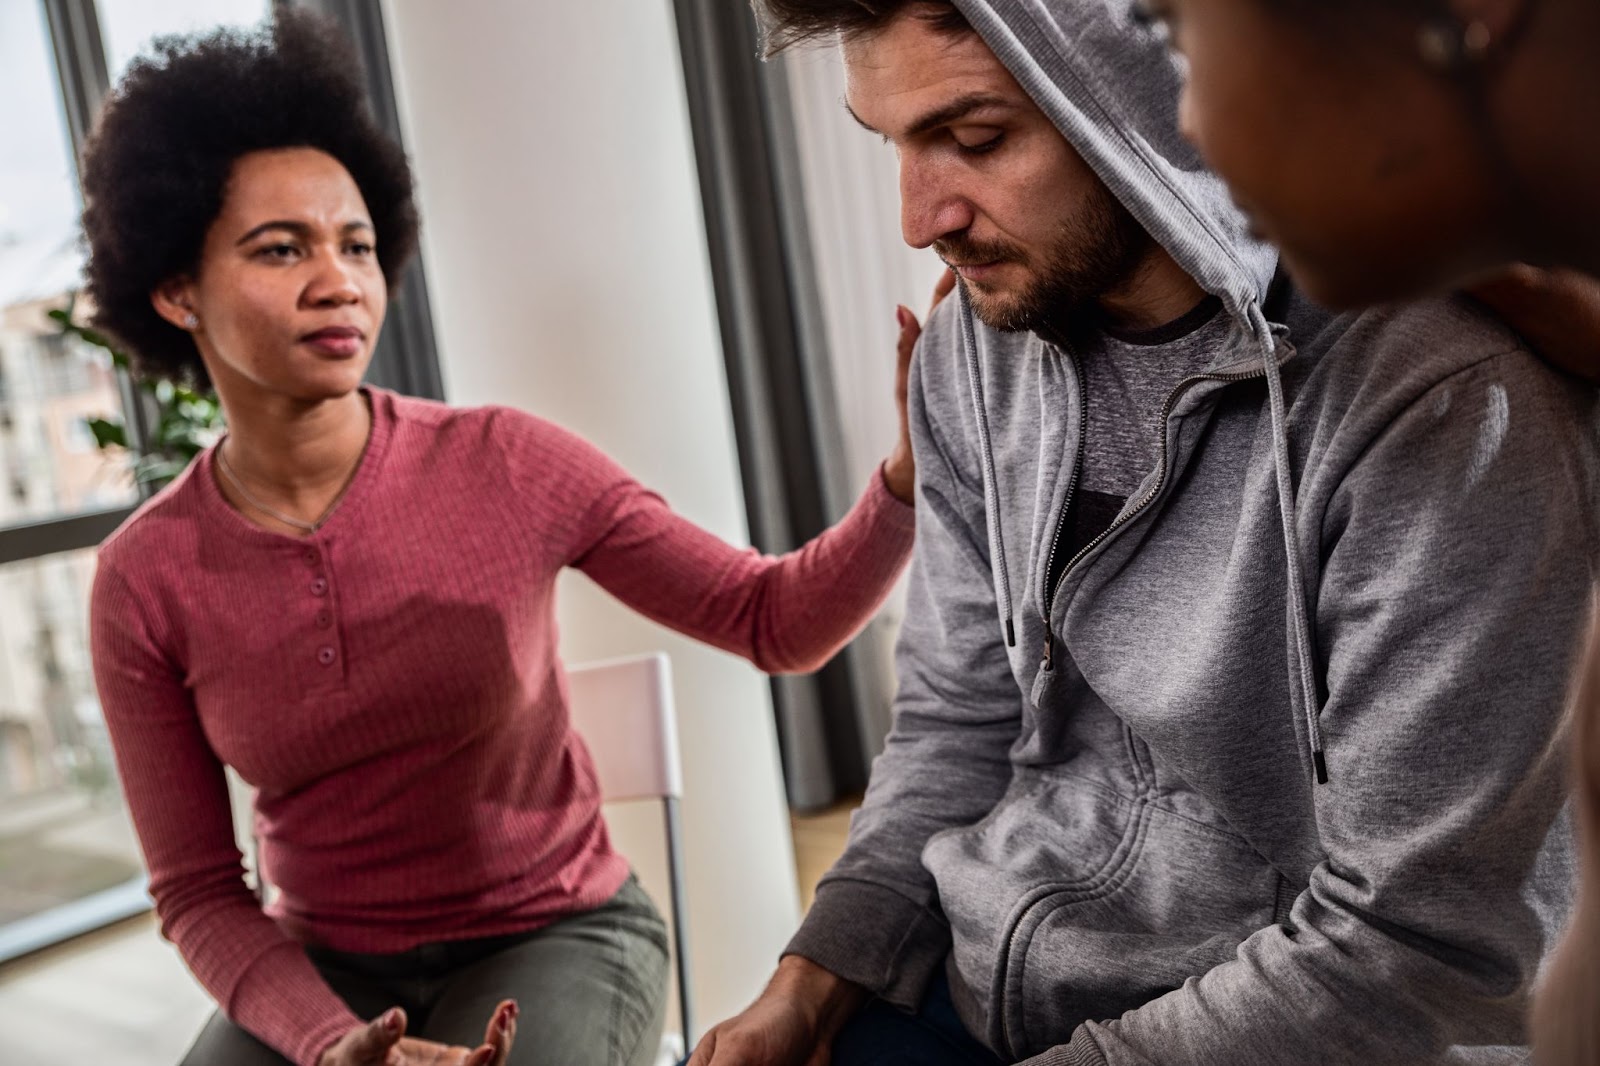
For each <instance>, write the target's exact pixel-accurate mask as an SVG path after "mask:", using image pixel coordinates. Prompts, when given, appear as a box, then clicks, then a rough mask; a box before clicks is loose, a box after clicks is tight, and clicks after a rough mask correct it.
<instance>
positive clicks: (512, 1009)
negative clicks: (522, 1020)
mask: <svg viewBox="0 0 1600 1066" xmlns="http://www.w3.org/2000/svg"><path fill="white" fill-rule="evenodd" d="M506 1012H507V1013H508V1014H510V1015H511V1020H512V1021H516V1018H517V1001H516V1000H512V1001H511V1002H510V1003H507V1004H506Z"/></svg>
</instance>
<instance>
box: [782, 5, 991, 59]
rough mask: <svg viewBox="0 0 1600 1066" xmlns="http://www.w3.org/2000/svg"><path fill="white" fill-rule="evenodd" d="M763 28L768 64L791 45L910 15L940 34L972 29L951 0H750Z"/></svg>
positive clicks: (870, 29) (870, 27)
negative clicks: (926, 23) (924, 22)
mask: <svg viewBox="0 0 1600 1066" xmlns="http://www.w3.org/2000/svg"><path fill="white" fill-rule="evenodd" d="M752 3H753V4H754V6H755V10H756V19H757V21H758V22H760V23H761V27H762V34H761V37H762V42H761V44H762V47H761V52H762V54H763V55H765V56H766V57H768V58H769V59H770V58H771V57H772V56H774V55H777V54H778V53H779V52H782V51H784V50H785V49H788V48H792V47H794V46H795V45H799V44H806V43H808V42H811V41H816V40H820V39H823V38H826V37H832V36H834V35H835V34H838V35H842V36H845V37H848V36H851V35H852V34H858V33H873V32H875V31H877V30H881V29H883V27H885V26H887V25H888V24H889V23H890V22H892V21H894V19H896V18H898V17H899V16H900V15H902V14H904V13H907V12H910V13H912V14H915V15H917V16H918V17H919V18H923V19H926V20H927V21H928V22H929V23H930V24H931V25H932V26H933V28H934V29H936V30H938V31H939V32H940V33H949V34H958V33H964V32H966V31H967V30H970V29H971V28H972V27H971V24H970V23H968V22H967V20H966V17H965V16H964V15H962V14H961V12H960V11H959V10H957V9H956V6H955V4H953V3H951V2H950V0H752Z"/></svg>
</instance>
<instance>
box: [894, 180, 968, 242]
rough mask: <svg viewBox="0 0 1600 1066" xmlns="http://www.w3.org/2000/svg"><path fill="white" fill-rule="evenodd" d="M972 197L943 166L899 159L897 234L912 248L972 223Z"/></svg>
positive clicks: (961, 229)
mask: <svg viewBox="0 0 1600 1066" xmlns="http://www.w3.org/2000/svg"><path fill="white" fill-rule="evenodd" d="M975 215H976V212H975V211H974V209H973V206H972V201H971V200H969V199H968V198H967V197H966V196H965V195H963V193H962V191H961V190H960V189H958V188H957V187H956V186H955V184H954V182H953V181H951V180H950V178H949V176H948V173H947V171H946V170H945V168H942V167H937V166H923V165H920V164H919V163H918V162H917V161H916V160H914V159H909V160H908V159H906V158H902V159H901V163H900V235H901V236H902V237H904V238H905V242H906V243H907V244H909V245H910V246H911V247H913V248H926V247H928V246H929V245H931V244H933V242H934V241H936V240H938V239H939V238H941V237H944V236H947V235H949V234H952V233H960V232H962V231H963V230H966V229H968V228H969V227H971V225H972V222H973V218H974V217H975Z"/></svg>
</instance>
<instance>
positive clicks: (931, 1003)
mask: <svg viewBox="0 0 1600 1066" xmlns="http://www.w3.org/2000/svg"><path fill="white" fill-rule="evenodd" d="M833 1066H1004V1063H1003V1060H1001V1059H999V1058H996V1057H995V1055H994V1053H993V1052H992V1051H990V1050H989V1049H988V1048H986V1047H984V1046H983V1045H982V1044H980V1043H979V1042H978V1041H977V1040H975V1039H973V1037H972V1034H971V1033H968V1032H967V1027H966V1026H964V1025H962V1024H961V1019H960V1018H959V1017H958V1016H957V1015H956V1007H955V1004H954V1003H952V1002H951V1001H950V985H949V984H948V983H947V982H946V981H945V977H944V973H943V972H940V973H939V974H938V975H937V976H936V977H935V978H934V979H933V981H932V982H931V983H930V984H929V985H928V991H927V993H926V994H925V995H924V996H923V997H922V1006H920V1007H918V1008H917V1012H916V1013H915V1014H907V1013H906V1012H905V1011H902V1010H900V1009H899V1008H898V1007H891V1006H890V1005H889V1004H887V1003H885V1002H883V1001H882V1000H881V999H875V1000H873V1001H872V1002H871V1003H869V1004H867V1006H866V1007H864V1008H862V1011H861V1013H860V1014H857V1015H856V1016H855V1017H854V1018H852V1019H851V1020H850V1023H849V1024H848V1025H846V1026H845V1027H844V1031H843V1032H841V1033H840V1034H839V1037H838V1039H836V1040H835V1041H834V1042H833Z"/></svg>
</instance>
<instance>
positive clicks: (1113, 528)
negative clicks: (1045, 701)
mask: <svg viewBox="0 0 1600 1066" xmlns="http://www.w3.org/2000/svg"><path fill="white" fill-rule="evenodd" d="M1072 367H1073V371H1074V372H1075V373H1077V375H1078V396H1079V402H1080V408H1081V411H1080V415H1079V419H1078V460H1077V462H1076V463H1075V464H1074V466H1073V468H1072V480H1071V481H1070V482H1068V483H1067V498H1066V500H1065V502H1064V503H1063V504H1062V508H1061V516H1060V518H1059V519H1058V520H1057V522H1056V536H1055V540H1053V541H1052V542H1051V544H1050V555H1049V558H1048V559H1046V561H1045V581H1046V582H1048V581H1049V580H1050V578H1049V574H1050V569H1051V567H1053V566H1054V565H1055V557H1056V550H1057V549H1058V548H1059V547H1060V545H1061V536H1062V534H1063V533H1064V532H1065V530H1066V524H1067V513H1068V509H1069V508H1070V507H1071V506H1072V495H1073V491H1074V490H1075V489H1076V488H1077V484H1078V471H1079V469H1080V468H1081V467H1082V465H1083V447H1084V440H1085V438H1086V436H1087V434H1086V433H1085V429H1086V426H1087V415H1088V390H1087V389H1086V388H1085V386H1084V383H1083V373H1082V367H1081V366H1080V365H1079V363H1078V357H1077V355H1076V354H1075V353H1072ZM1266 376H1267V371H1266V368H1265V367H1262V368H1260V369H1256V370H1247V371H1239V372H1237V373H1231V374H1230V373H1216V374H1196V375H1194V376H1193V377H1188V378H1184V379H1183V380H1182V381H1180V382H1178V384H1177V385H1176V386H1175V387H1174V388H1173V390H1172V391H1171V392H1170V393H1168V394H1167V400H1166V403H1164V404H1162V405H1161V451H1160V455H1161V469H1160V473H1159V475H1158V476H1157V477H1156V483H1155V484H1154V485H1152V486H1150V491H1149V492H1147V493H1145V494H1144V498H1143V499H1141V500H1140V501H1139V502H1138V503H1137V504H1135V505H1134V507H1133V508H1132V510H1128V511H1124V512H1123V513H1122V515H1121V516H1120V517H1119V518H1117V519H1116V520H1115V521H1113V522H1112V523H1111V524H1110V525H1109V526H1107V527H1106V528H1105V529H1104V530H1102V531H1101V533H1100V535H1099V536H1097V537H1095V538H1094V539H1093V540H1091V541H1090V542H1089V543H1088V544H1085V545H1084V546H1083V548H1082V549H1081V550H1080V551H1079V552H1078V554H1076V555H1074V556H1073V557H1072V558H1071V559H1070V560H1069V561H1068V562H1067V565H1066V567H1065V568H1064V569H1063V570H1062V571H1061V576H1060V577H1059V578H1058V579H1057V580H1056V583H1055V585H1054V586H1051V587H1048V588H1046V590H1045V599H1044V662H1043V663H1042V666H1043V667H1044V669H1045V670H1049V669H1050V668H1051V665H1052V664H1051V659H1052V656H1053V654H1054V651H1055V634H1054V632H1053V631H1052V630H1051V627H1050V614H1051V609H1052V608H1053V607H1054V606H1055V602H1056V596H1057V595H1058V594H1059V593H1060V592H1061V586H1062V585H1064V584H1066V582H1067V576H1068V575H1069V574H1071V573H1072V568H1073V567H1075V566H1077V565H1078V564H1079V563H1080V562H1082V561H1083V558H1084V556H1086V555H1088V554H1089V553H1090V552H1092V551H1094V550H1095V549H1096V548H1098V547H1099V546H1100V545H1101V544H1103V543H1105V541H1106V539H1107V538H1109V537H1110V536H1111V535H1112V534H1114V533H1116V532H1117V530H1119V529H1121V528H1122V527H1123V526H1125V525H1127V524H1128V523H1129V522H1132V521H1133V520H1134V519H1135V518H1137V517H1139V515H1140V514H1142V513H1143V512H1144V509H1145V508H1146V507H1149V506H1150V504H1151V503H1152V502H1153V501H1154V500H1155V498H1156V497H1157V496H1159V495H1161V490H1162V489H1163V488H1165V487H1166V483H1167V474H1168V471H1169V469H1170V468H1169V466H1168V464H1167V422H1168V420H1169V419H1170V418H1171V417H1172V409H1173V408H1174V407H1175V406H1177V403H1178V401H1179V400H1180V399H1182V398H1183V395H1184V393H1186V392H1188V391H1189V390H1190V389H1191V388H1193V387H1194V386H1195V385H1198V384H1200V383H1201V382H1202V381H1221V382H1227V383H1230V384H1231V383H1233V382H1236V381H1249V380H1250V379H1252V378H1264V377H1266Z"/></svg>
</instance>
